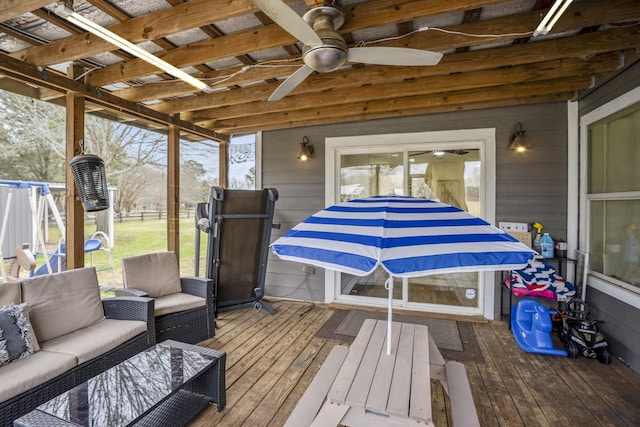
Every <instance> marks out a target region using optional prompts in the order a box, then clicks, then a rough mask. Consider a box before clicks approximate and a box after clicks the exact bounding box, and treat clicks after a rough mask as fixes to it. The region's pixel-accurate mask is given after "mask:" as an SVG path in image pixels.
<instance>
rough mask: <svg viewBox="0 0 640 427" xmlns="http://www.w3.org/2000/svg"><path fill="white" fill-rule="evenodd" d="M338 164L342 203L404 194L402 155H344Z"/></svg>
mask: <svg viewBox="0 0 640 427" xmlns="http://www.w3.org/2000/svg"><path fill="white" fill-rule="evenodd" d="M340 161H341V165H340V201H341V202H345V201H347V200H352V199H361V198H363V197H370V196H380V195H387V194H391V193H392V192H393V193H395V194H397V195H403V194H404V166H403V164H402V153H377V154H352V155H343V156H342V157H341V159H340Z"/></svg>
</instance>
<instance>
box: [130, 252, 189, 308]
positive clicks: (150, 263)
mask: <svg viewBox="0 0 640 427" xmlns="http://www.w3.org/2000/svg"><path fill="white" fill-rule="evenodd" d="M122 275H123V278H124V285H125V286H126V287H127V288H134V289H140V290H142V291H145V292H147V293H148V294H149V296H150V297H151V298H158V297H162V296H165V295H171V294H175V293H178V292H182V286H181V285H180V269H179V268H178V257H176V253H175V252H155V253H151V254H145V255H138V256H134V257H129V258H124V259H122Z"/></svg>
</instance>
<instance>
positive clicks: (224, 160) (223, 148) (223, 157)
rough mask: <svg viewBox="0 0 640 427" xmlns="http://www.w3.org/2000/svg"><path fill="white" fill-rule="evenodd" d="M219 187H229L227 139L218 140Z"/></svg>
mask: <svg viewBox="0 0 640 427" xmlns="http://www.w3.org/2000/svg"><path fill="white" fill-rule="evenodd" d="M219 156H220V161H219V164H220V187H222V188H229V141H220V150H219Z"/></svg>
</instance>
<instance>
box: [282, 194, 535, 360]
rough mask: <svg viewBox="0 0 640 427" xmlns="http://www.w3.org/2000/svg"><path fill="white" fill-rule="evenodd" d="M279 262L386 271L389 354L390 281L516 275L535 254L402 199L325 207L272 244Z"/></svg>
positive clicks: (479, 223) (472, 219)
mask: <svg viewBox="0 0 640 427" xmlns="http://www.w3.org/2000/svg"><path fill="white" fill-rule="evenodd" d="M271 247H272V250H273V252H274V253H275V254H276V255H278V256H279V257H280V258H282V259H284V260H289V261H297V262H301V263H304V264H311V265H315V266H317V267H323V268H328V269H331V270H337V271H341V272H343V273H348V274H353V275H356V276H366V275H368V274H370V273H372V272H373V271H374V270H375V269H376V268H377V267H378V265H381V266H382V268H384V269H385V270H386V271H387V272H388V273H389V279H388V280H387V281H386V284H385V286H386V287H387V288H388V290H389V298H388V310H389V312H388V316H389V317H388V332H387V353H388V354H391V339H390V337H391V319H392V301H393V276H396V277H420V276H427V275H431V274H440V273H456V272H471V271H496V270H519V269H522V268H524V266H525V265H526V264H527V261H528V260H529V259H531V258H532V257H533V256H534V252H533V251H532V250H531V249H530V248H529V247H527V246H526V245H524V244H523V243H521V242H519V241H518V240H517V239H515V238H514V237H512V236H510V235H508V234H507V233H505V232H504V231H502V230H500V229H498V228H496V227H494V226H492V225H491V224H489V223H488V222H486V221H485V220H483V219H481V218H478V217H476V216H473V215H471V214H469V213H467V212H465V211H463V210H461V209H459V208H456V207H453V206H450V205H447V204H444V203H440V202H436V201H434V200H427V199H418V198H413V197H402V196H377V197H370V198H366V199H357V200H351V201H349V202H344V203H339V204H336V205H333V206H330V207H328V208H326V209H323V210H322V211H320V212H318V213H316V214H314V215H312V216H310V217H309V218H307V219H305V220H304V221H303V222H301V223H300V224H298V225H296V226H295V227H294V228H292V229H291V230H290V231H289V232H287V233H286V234H285V235H284V236H282V237H280V238H279V239H277V240H276V241H275V242H274V243H273V244H272V245H271Z"/></svg>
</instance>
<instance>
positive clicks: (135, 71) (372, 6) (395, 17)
mask: <svg viewBox="0 0 640 427" xmlns="http://www.w3.org/2000/svg"><path fill="white" fill-rule="evenodd" d="M397 3H408V1H407V0H403V1H401V2H398V1H392V0H379V1H374V2H369V3H368V6H367V7H368V8H367V11H368V12H367V13H366V14H362V15H360V14H357V15H354V17H353V19H351V20H347V21H346V22H345V25H344V27H343V28H341V29H340V32H341V33H346V32H350V31H355V30H358V29H363V28H367V27H370V26H373V25H381V24H383V23H384V24H389V23H393V22H403V21H405V20H408V19H413V18H416V17H420V16H424V14H428V13H430V12H427V11H431V10H433V9H434V8H437V10H439V11H440V12H439V13H443V12H450V11H454V10H464V7H465V6H466V5H467V3H472V2H468V1H467V2H449V1H444V0H435V1H429V2H413V3H412V5H411V6H410V7H398V5H397ZM475 3H485V4H490V3H500V1H498V0H485V1H478V2H475ZM351 9H353V7H352V8H351ZM358 10H359V9H358ZM372 11H374V13H372ZM345 15H346V14H345ZM174 19H175V18H174ZM295 41H296V40H295V39H294V38H293V36H291V35H290V34H289V33H287V32H286V31H284V30H283V29H282V28H281V27H280V26H278V25H276V24H271V25H266V26H264V27H260V28H254V29H251V30H246V31H239V32H237V33H233V34H229V35H227V36H223V37H220V38H218V39H215V40H204V41H201V42H197V43H192V44H190V45H188V46H184V47H181V48H177V49H173V50H171V51H168V52H165V53H164V54H161V55H158V56H160V57H161V58H162V59H164V60H165V61H167V62H169V63H171V64H173V65H175V66H177V67H187V66H191V65H194V64H201V63H205V62H209V61H213V60H216V59H222V58H227V57H230V56H236V55H239V54H242V53H245V52H246V50H247V46H252V50H254V51H258V50H263V49H269V48H273V47H282V46H285V45H289V44H291V43H293V42H295ZM156 72H158V71H157V69H155V68H154V67H153V66H152V65H150V64H148V63H147V62H145V61H143V60H141V59H133V60H131V61H128V62H126V63H124V64H115V65H111V66H108V67H105V68H103V69H101V70H96V71H95V72H93V73H91V74H90V75H89V76H88V78H89V81H90V82H91V84H93V85H95V86H101V85H103V84H106V83H112V82H116V81H121V80H131V79H134V78H136V77H140V76H144V75H148V74H154V73H156Z"/></svg>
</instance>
